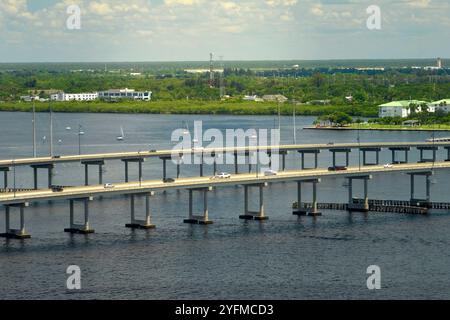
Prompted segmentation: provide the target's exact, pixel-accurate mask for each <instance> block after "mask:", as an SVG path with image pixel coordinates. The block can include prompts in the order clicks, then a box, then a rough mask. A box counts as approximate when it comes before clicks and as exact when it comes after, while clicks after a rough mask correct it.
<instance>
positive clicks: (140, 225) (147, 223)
mask: <svg viewBox="0 0 450 320" xmlns="http://www.w3.org/2000/svg"><path fill="white" fill-rule="evenodd" d="M144 195H145V219H144V220H138V219H136V206H135V204H136V203H135V198H136V196H139V194H131V195H130V205H131V208H130V209H131V211H130V212H131V223H128V224H126V225H125V227H127V228H130V229H143V230H148V229H154V228H155V225H153V224H152V223H151V214H150V197H151V196H153V195H154V193H153V192H151V193H145V194H144Z"/></svg>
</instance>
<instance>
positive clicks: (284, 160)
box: [280, 151, 288, 171]
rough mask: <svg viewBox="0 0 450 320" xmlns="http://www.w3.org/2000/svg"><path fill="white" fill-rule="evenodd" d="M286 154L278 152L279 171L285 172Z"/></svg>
mask: <svg viewBox="0 0 450 320" xmlns="http://www.w3.org/2000/svg"><path fill="white" fill-rule="evenodd" d="M287 154H288V152H287V151H280V155H281V171H286V156H287Z"/></svg>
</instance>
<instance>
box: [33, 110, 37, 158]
mask: <svg viewBox="0 0 450 320" xmlns="http://www.w3.org/2000/svg"><path fill="white" fill-rule="evenodd" d="M33 157H34V158H36V157H37V149H36V105H35V103H34V102H33Z"/></svg>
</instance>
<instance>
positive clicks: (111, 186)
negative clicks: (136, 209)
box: [104, 183, 114, 189]
mask: <svg viewBox="0 0 450 320" xmlns="http://www.w3.org/2000/svg"><path fill="white" fill-rule="evenodd" d="M104 187H105V189H112V188H114V185H113V184H112V183H105V185H104Z"/></svg>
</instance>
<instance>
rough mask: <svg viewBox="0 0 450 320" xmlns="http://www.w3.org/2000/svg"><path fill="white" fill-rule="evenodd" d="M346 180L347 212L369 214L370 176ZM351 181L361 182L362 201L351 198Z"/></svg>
mask: <svg viewBox="0 0 450 320" xmlns="http://www.w3.org/2000/svg"><path fill="white" fill-rule="evenodd" d="M347 179H348V184H349V187H348V211H350V212H353V211H358V212H369V209H370V208H369V180H371V179H372V176H371V175H363V176H353V177H347ZM353 180H362V182H363V199H355V198H354V197H353Z"/></svg>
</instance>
